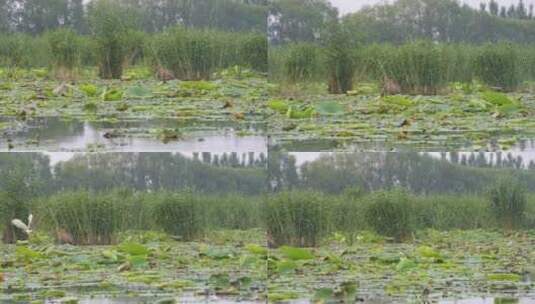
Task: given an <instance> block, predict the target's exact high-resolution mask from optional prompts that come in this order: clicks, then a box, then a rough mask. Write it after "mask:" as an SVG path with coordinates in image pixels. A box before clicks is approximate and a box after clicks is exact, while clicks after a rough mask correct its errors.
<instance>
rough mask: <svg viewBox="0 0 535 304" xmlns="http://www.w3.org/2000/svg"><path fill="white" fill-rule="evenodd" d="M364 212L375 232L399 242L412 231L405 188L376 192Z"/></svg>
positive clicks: (409, 208)
mask: <svg viewBox="0 0 535 304" xmlns="http://www.w3.org/2000/svg"><path fill="white" fill-rule="evenodd" d="M364 213H365V215H364V217H365V218H366V221H367V222H368V225H369V226H370V227H372V228H373V230H374V231H375V232H377V233H379V234H381V235H385V236H389V237H393V238H394V239H395V240H396V241H398V242H399V241H403V240H406V239H407V238H408V237H409V236H410V233H411V232H412V229H413V227H412V223H411V216H410V214H411V207H410V204H409V197H408V195H407V194H406V193H405V192H404V191H403V190H392V191H382V192H378V193H374V194H373V196H372V197H371V198H370V203H369V205H368V206H366V207H365V209H364Z"/></svg>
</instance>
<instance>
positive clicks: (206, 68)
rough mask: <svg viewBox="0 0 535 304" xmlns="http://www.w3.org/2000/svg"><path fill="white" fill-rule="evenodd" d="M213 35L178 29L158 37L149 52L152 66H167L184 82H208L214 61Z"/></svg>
mask: <svg viewBox="0 0 535 304" xmlns="http://www.w3.org/2000/svg"><path fill="white" fill-rule="evenodd" d="M212 38H215V36H214V34H213V33H212V32H209V31H199V30H195V31H193V30H187V29H185V28H183V27H175V28H172V29H169V30H167V31H165V32H164V33H161V34H158V35H156V36H155V37H154V38H153V39H152V41H151V44H150V49H149V50H148V52H150V53H151V55H152V58H151V60H152V65H153V66H155V67H164V68H166V69H168V70H170V71H172V72H173V74H174V75H175V76H176V77H177V78H179V79H182V80H207V79H209V78H210V75H211V73H212V71H213V68H214V65H215V60H217V56H215V50H216V48H215V45H214V44H213V41H214V40H213V39H212Z"/></svg>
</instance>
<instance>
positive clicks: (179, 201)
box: [153, 191, 206, 241]
mask: <svg viewBox="0 0 535 304" xmlns="http://www.w3.org/2000/svg"><path fill="white" fill-rule="evenodd" d="M154 199H155V202H154V215H153V218H154V219H155V220H156V221H157V223H158V225H159V226H160V227H161V228H162V229H163V230H164V231H165V232H166V233H168V234H171V235H173V236H177V237H180V238H181V239H182V240H184V241H192V240H195V239H197V238H199V237H201V236H203V235H204V231H205V218H206V216H205V214H206V213H205V212H206V209H205V208H206V201H203V200H202V198H201V197H200V195H199V194H198V193H195V192H193V191H182V192H177V193H158V194H157V195H155V197H154Z"/></svg>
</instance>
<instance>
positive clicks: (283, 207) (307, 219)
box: [263, 192, 328, 247]
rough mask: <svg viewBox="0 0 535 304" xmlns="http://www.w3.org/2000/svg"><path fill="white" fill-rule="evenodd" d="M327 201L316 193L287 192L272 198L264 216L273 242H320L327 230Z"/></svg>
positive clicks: (308, 243) (294, 244)
mask: <svg viewBox="0 0 535 304" xmlns="http://www.w3.org/2000/svg"><path fill="white" fill-rule="evenodd" d="M325 203H326V201H325V199H324V197H323V196H322V195H321V194H319V193H313V192H285V193H280V194H277V195H273V196H271V197H269V198H268V199H267V202H266V204H265V206H264V207H265V210H264V212H263V215H264V217H265V223H266V226H267V231H268V235H269V237H270V239H271V241H272V243H273V245H274V246H281V245H290V246H298V247H314V246H316V245H318V244H319V242H320V240H321V237H322V236H324V235H325V233H326V232H327V231H326V228H327V227H326V226H327V221H328V217H327V216H326V212H328V209H326V208H325V207H326V206H325Z"/></svg>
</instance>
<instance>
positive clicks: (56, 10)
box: [0, 0, 267, 35]
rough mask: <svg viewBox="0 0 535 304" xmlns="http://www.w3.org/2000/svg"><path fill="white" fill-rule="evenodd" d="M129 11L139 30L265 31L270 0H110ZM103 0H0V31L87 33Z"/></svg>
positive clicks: (35, 33) (34, 33)
mask: <svg viewBox="0 0 535 304" xmlns="http://www.w3.org/2000/svg"><path fill="white" fill-rule="evenodd" d="M110 1H113V2H115V3H116V4H119V5H121V6H122V7H123V8H124V10H126V11H129V12H130V14H132V15H133V16H134V17H135V18H133V19H134V20H135V21H136V23H137V26H138V27H139V29H140V30H143V31H146V32H158V31H162V30H164V29H166V28H169V27H172V26H175V25H183V26H186V27H202V28H205V27H210V28H218V29H223V30H232V31H245V30H247V31H249V30H253V31H258V32H265V30H266V16H267V15H266V14H267V0H169V1H163V0H156V1H154V0H110ZM98 2H102V0H91V1H84V0H0V32H22V33H28V34H33V35H37V34H41V33H43V32H45V31H48V30H53V29H56V28H59V27H69V28H71V29H73V30H75V31H76V32H78V33H79V34H88V33H90V31H91V28H90V26H89V23H90V20H89V18H90V16H91V14H92V13H91V12H92V10H94V9H95V8H96V6H97V4H98Z"/></svg>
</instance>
